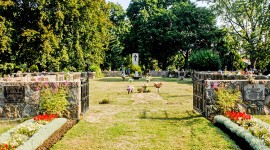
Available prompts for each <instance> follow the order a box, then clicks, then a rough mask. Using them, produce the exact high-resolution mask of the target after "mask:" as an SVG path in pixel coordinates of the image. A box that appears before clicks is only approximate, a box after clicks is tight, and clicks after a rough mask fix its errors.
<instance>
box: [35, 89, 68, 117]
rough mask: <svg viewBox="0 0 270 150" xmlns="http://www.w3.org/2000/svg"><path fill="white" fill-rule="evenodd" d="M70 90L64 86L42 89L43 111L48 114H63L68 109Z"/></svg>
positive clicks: (41, 104)
mask: <svg viewBox="0 0 270 150" xmlns="http://www.w3.org/2000/svg"><path fill="white" fill-rule="evenodd" d="M67 93H68V90H67V89H64V88H54V89H51V88H47V89H43V90H41V91H40V98H41V102H40V107H39V110H40V111H41V112H45V113H46V114H58V115H59V116H62V115H63V114H64V113H65V112H66V111H67V106H68V101H67Z"/></svg>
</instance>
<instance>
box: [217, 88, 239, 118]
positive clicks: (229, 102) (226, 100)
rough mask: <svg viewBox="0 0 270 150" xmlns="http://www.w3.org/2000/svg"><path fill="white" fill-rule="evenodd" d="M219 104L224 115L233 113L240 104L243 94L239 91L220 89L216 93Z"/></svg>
mask: <svg viewBox="0 0 270 150" xmlns="http://www.w3.org/2000/svg"><path fill="white" fill-rule="evenodd" d="M215 94H216V97H217V104H218V106H219V108H220V110H221V112H222V113H225V112H226V111H232V110H234V109H235V107H236V106H237V105H236V104H237V103H240V102H241V101H240V97H241V93H240V91H239V90H233V89H225V88H220V89H218V90H216V91H215Z"/></svg>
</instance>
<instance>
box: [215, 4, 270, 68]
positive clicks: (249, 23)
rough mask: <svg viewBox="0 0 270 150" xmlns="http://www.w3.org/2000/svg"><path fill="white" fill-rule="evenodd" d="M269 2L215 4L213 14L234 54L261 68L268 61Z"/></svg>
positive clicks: (269, 54)
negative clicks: (221, 23)
mask: <svg viewBox="0 0 270 150" xmlns="http://www.w3.org/2000/svg"><path fill="white" fill-rule="evenodd" d="M269 9H270V1H269V0H248V1H246V0H234V1H231V0H216V1H215V3H214V5H213V10H214V11H215V12H216V13H217V14H218V15H220V17H221V18H222V19H223V21H224V22H225V24H224V25H225V27H226V28H227V29H229V31H230V32H229V33H230V36H231V37H233V39H234V40H235V42H240V43H238V44H239V49H238V51H239V52H241V53H242V55H245V57H246V58H247V59H250V61H251V67H252V68H254V67H255V66H256V65H257V67H259V68H264V67H265V66H266V65H267V64H268V63H269V60H270V49H269V44H270V41H269V40H270V39H269V35H270V34H269V33H270V30H269V29H270V26H269V23H270V10H269Z"/></svg>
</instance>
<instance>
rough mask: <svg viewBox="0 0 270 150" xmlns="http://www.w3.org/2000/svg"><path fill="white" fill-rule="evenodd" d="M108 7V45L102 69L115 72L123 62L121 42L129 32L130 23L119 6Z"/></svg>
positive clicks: (110, 4) (111, 4)
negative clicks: (110, 24)
mask: <svg viewBox="0 0 270 150" xmlns="http://www.w3.org/2000/svg"><path fill="white" fill-rule="evenodd" d="M108 5H109V7H110V16H109V18H110V21H111V22H112V26H111V28H110V43H109V46H108V50H107V51H106V56H105V60H104V63H103V65H102V66H103V69H109V68H110V69H112V70H116V69H118V68H120V67H121V65H122V64H123V62H124V58H123V56H122V51H123V49H124V44H123V41H124V39H125V36H126V34H127V33H128V32H129V30H130V22H129V20H128V19H127V18H126V12H125V10H124V9H123V8H122V7H121V5H119V4H115V3H112V2H109V3H108Z"/></svg>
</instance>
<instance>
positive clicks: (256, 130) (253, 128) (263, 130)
mask: <svg viewBox="0 0 270 150" xmlns="http://www.w3.org/2000/svg"><path fill="white" fill-rule="evenodd" d="M225 116H226V117H228V118H229V119H230V120H232V121H233V122H235V123H237V124H238V125H239V126H241V127H243V128H244V129H246V130H247V131H249V132H250V133H251V134H252V135H253V136H255V137H257V138H259V139H261V140H262V141H264V143H265V144H266V145H267V146H270V125H268V124H266V123H264V122H262V121H260V120H259V119H256V118H253V117H252V116H251V115H250V114H246V112H235V111H226V113H225Z"/></svg>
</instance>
